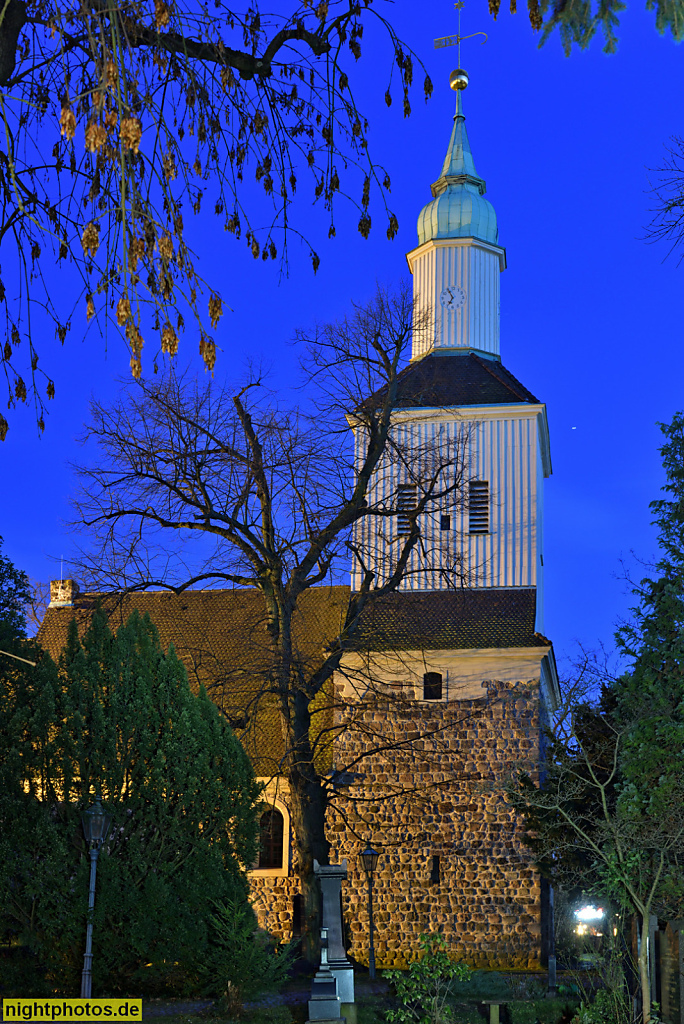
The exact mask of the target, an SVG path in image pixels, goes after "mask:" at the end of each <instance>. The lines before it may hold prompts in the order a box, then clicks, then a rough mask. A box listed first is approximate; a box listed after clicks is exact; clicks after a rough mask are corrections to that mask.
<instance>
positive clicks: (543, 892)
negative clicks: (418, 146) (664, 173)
mask: <svg viewBox="0 0 684 1024" xmlns="http://www.w3.org/2000/svg"><path fill="white" fill-rule="evenodd" d="M450 84H451V86H452V88H453V89H454V91H455V92H456V113H455V115H454V120H453V128H452V130H451V137H450V139H449V142H448V147H447V152H446V157H445V159H444V163H443V165H442V169H441V172H440V174H439V176H438V178H437V180H436V181H435V182H434V184H433V185H432V198H431V200H430V201H429V202H428V203H427V205H425V206H424V207H423V209H422V210H421V211H420V214H419V217H418V239H417V245H416V247H415V248H414V249H412V250H411V252H409V253H408V255H407V260H408V265H409V269H410V271H411V274H412V275H413V293H414V311H415V313H414V315H415V317H416V322H420V324H421V325H422V326H421V329H420V330H416V331H414V337H413V351H412V357H411V360H410V363H409V365H408V366H407V367H406V368H405V369H404V370H403V371H402V372H401V374H400V375H399V379H398V397H397V403H396V409H395V413H394V415H393V420H392V422H393V429H394V430H395V431H397V432H401V433H402V436H405V437H407V438H409V441H410V443H415V445H416V446H421V445H422V446H423V448H425V446H427V447H428V448H429V446H430V444H434V445H436V444H437V443H440V444H441V443H443V441H444V438H447V439H451V440H452V441H453V443H454V444H457V443H461V441H463V443H464V444H465V445H466V447H467V450H468V461H467V474H466V476H465V477H464V483H463V490H464V494H463V500H462V501H461V502H460V504H459V505H458V508H457V509H455V510H454V511H453V512H448V513H447V512H445V513H443V514H431V515H429V516H425V517H423V519H424V521H421V526H420V529H421V542H422V543H421V546H420V549H419V548H416V549H415V550H414V553H413V554H412V555H411V558H412V562H411V564H410V565H409V566H408V571H407V572H406V574H405V577H404V579H403V582H402V584H401V586H400V588H399V590H398V591H397V592H395V593H394V594H391V595H389V597H388V598H387V599H385V600H382V601H381V602H379V604H378V605H377V607H376V608H374V609H373V612H372V616H373V622H372V629H369V630H367V642H366V643H365V644H364V645H363V646H362V647H361V646H359V649H358V650H357V651H354V652H352V653H349V654H346V655H345V657H344V661H343V663H342V665H341V666H340V670H339V672H338V673H337V674H336V676H335V679H334V690H333V694H334V699H332V700H331V701H330V703H329V707H328V709H327V712H326V713H327V714H328V716H329V718H328V719H327V720H326V721H327V728H328V729H329V734H330V736H331V737H332V738H331V741H330V743H328V744H327V745H326V746H325V747H324V748H322V753H321V756H322V757H323V758H324V759H325V765H324V767H325V769H326V770H327V773H328V775H329V777H330V779H331V787H332V789H333V790H334V799H331V802H330V805H329V807H328V817H327V835H328V838H329V840H330V842H331V860H332V861H333V862H334V861H341V860H342V859H343V858H346V860H347V863H348V877H347V880H346V882H345V883H344V885H343V889H342V900H343V912H344V926H345V932H346V935H345V945H346V947H347V949H348V952H349V953H350V955H351V956H352V957H354V958H355V959H356V960H358V961H360V962H363V963H367V962H368V954H369V941H368V934H369V922H368V913H367V882H366V877H365V874H364V871H363V868H362V864H361V858H360V852H361V850H363V849H364V847H365V846H366V845H367V843H371V844H372V846H373V847H374V849H376V850H377V851H378V853H379V860H378V865H377V870H376V877H375V890H374V909H375V912H374V917H375V956H376V962H377V965H378V967H393V966H404V965H405V964H406V962H407V960H410V959H412V958H413V956H414V955H415V952H416V951H417V949H418V940H419V937H420V935H421V934H423V933H425V932H431V931H438V932H440V933H441V935H443V937H444V938H445V939H446V941H447V943H448V944H449V948H450V951H451V952H452V953H453V954H454V955H455V956H457V957H458V958H460V959H463V960H465V961H466V962H468V963H469V964H470V965H471V966H474V967H484V968H486V967H490V968H494V967H497V968H510V969H515V968H528V969H533V968H539V967H541V966H543V965H545V963H546V959H547V957H548V955H549V954H550V953H551V952H552V951H553V949H552V943H553V914H552V894H551V893H550V892H549V889H548V886H547V885H546V884H545V882H544V880H543V879H541V878H540V876H539V874H538V872H537V871H536V870H535V867H534V864H533V862H532V858H531V855H530V852H529V850H528V849H527V847H526V846H525V843H524V835H523V829H522V824H521V822H520V820H519V819H518V818H517V816H516V815H515V813H514V812H513V810H512V808H511V806H510V804H509V803H508V801H507V799H506V786H507V784H508V783H509V782H510V781H511V780H512V779H513V778H514V777H515V774H516V772H518V771H520V770H521V769H524V770H527V771H530V772H532V773H534V772H535V771H536V770H537V766H538V763H539V760H540V757H541V755H542V752H543V729H544V724H545V721H546V720H547V717H548V715H549V713H551V712H552V711H553V709H554V707H555V706H556V703H557V700H558V695H559V691H558V679H557V674H556V668H555V661H554V655H553V648H552V645H551V642H550V641H549V640H548V639H547V638H546V637H545V635H544V627H543V566H544V559H543V507H544V506H543V487H544V480H545V478H546V477H548V476H549V475H550V474H551V456H550V448H549V435H548V425H547V418H546V407H545V405H544V404H543V402H541V401H539V400H538V399H537V398H536V397H535V396H534V395H533V394H532V393H531V392H530V391H528V390H527V388H526V387H525V386H524V385H523V384H521V383H520V382H519V381H518V380H517V379H516V378H515V377H514V376H513V374H512V373H511V372H510V371H509V370H508V369H506V368H505V366H504V365H503V363H502V361H501V353H500V340H499V328H500V310H499V277H500V274H501V272H502V271H503V270H504V269H505V267H506V252H505V249H504V248H503V247H502V246H501V245H500V243H499V234H498V228H497V220H496V214H495V211H494V208H493V206H492V205H491V203H490V202H489V200H488V199H487V198H486V195H485V192H486V189H485V182H484V180H483V179H482V178H481V177H480V176H479V174H478V173H477V171H476V169H475V162H474V159H473V155H472V152H471V147H470V142H469V139H468V134H467V131H466V121H465V116H464V113H463V103H462V95H463V90H464V88H465V86H466V85H467V76H466V75H465V72H462V71H457V72H453V73H452V76H451V80H450ZM445 135H446V131H445ZM370 400H372V396H369V401H370ZM437 439H440V440H439V442H438V440H437ZM459 439H460V440H459ZM402 472H403V470H402V467H401V465H400V464H399V462H397V463H396V464H394V465H389V466H386V467H385V468H384V470H383V473H382V474H381V473H378V475H377V478H376V479H375V480H374V481H373V482H372V483H371V491H372V490H373V488H375V489H376V490H377V489H378V488H382V487H387V486H388V480H387V477H388V474H389V475H390V477H391V475H392V474H393V473H395V474H400V473H402ZM390 485H391V486H392V487H394V488H396V489H397V490H398V493H399V495H400V512H399V514H398V515H397V516H396V517H395V522H394V523H393V525H392V527H391V530H393V531H394V535H395V536H401V532H402V530H404V531H405V530H406V528H407V526H406V524H407V521H408V519H409V518H410V514H411V511H412V510H413V509H414V508H415V501H416V495H415V484H414V483H412V482H411V477H410V474H409V476H402V477H401V478H400V477H399V476H398V475H397V476H396V478H395V479H393V480H390ZM367 522H368V520H364V523H367ZM359 529H360V531H361V532H362V531H363V530H366V531H367V532H366V534H365V535H364V536H361V535H359V537H358V538H357V540H358V544H359V545H360V546H362V547H363V548H364V550H365V551H366V552H370V557H371V560H372V564H373V567H374V570H375V571H376V572H377V573H378V574H379V576H380V577H381V576H382V573H383V572H384V571H385V568H384V567H385V566H386V563H387V559H388V557H389V556H388V551H389V549H388V544H389V543H390V541H391V539H392V538H391V537H388V535H387V534H385V533H382V532H377V533H370V532H368V531H369V529H370V528H369V527H368V526H367V525H363V526H361V527H360V528H359ZM390 532H391V531H390ZM425 550H429V551H430V553H431V557H430V559H429V562H427V561H426V560H425V558H424V557H421V554H420V551H423V552H424V551H425ZM454 566H458V567H459V574H460V575H459V578H460V581H461V582H460V585H458V586H454V585H453V567H454ZM359 582H360V581H359V578H358V570H353V571H352V578H351V583H350V586H334V587H317V588H312V589H311V590H309V591H308V592H306V593H305V594H304V595H303V598H304V600H303V602H302V605H301V616H300V619H301V621H300V622H299V625H298V627H297V628H298V630H299V643H300V645H301V647H302V649H303V650H306V651H308V652H309V653H310V656H311V657H312V658H315V657H316V652H319V651H321V650H323V649H324V648H325V645H326V644H327V643H329V642H330V640H331V639H332V638H334V637H335V636H336V635H337V634H338V633H339V631H340V629H341V628H342V625H343V623H344V620H345V614H346V608H347V605H348V602H349V597H350V593H352V592H353V591H354V588H357V587H358V586H359ZM98 597H99V595H93V594H83V595H81V594H79V593H78V588H77V587H76V586H75V585H74V584H73V583H72V582H71V581H59V582H56V583H53V584H52V589H51V604H50V607H49V609H48V611H47V612H46V616H45V619H44V621H43V624H42V626H41V630H40V632H39V636H38V639H39V640H40V641H41V642H42V643H43V644H44V646H45V647H47V648H48V649H49V650H50V652H51V653H52V654H53V656H55V655H58V654H59V651H60V650H61V648H62V646H63V645H64V642H65V640H66V634H67V629H68V625H69V622H70V620H71V619H72V618H73V617H76V619H77V621H78V622H79V625H80V626H84V624H85V623H87V621H88V618H89V616H90V614H91V612H92V609H93V607H94V606H95V603H96V600H97V599H98ZM117 607H118V612H117V614H120V615H123V616H124V617H126V616H127V615H128V613H129V612H130V611H131V610H133V609H134V608H136V609H138V610H139V611H141V612H149V614H150V616H151V618H152V620H153V622H154V623H155V625H156V626H157V629H158V630H159V633H160V637H161V641H162V643H163V644H164V645H168V644H169V643H171V642H173V644H174V645H175V647H176V650H177V652H178V653H179V655H180V656H181V657H182V658H183V660H184V662H185V664H186V666H187V668H188V674H189V676H190V679H191V682H193V681H200V682H203V683H205V684H206V683H207V682H209V683H211V681H212V678H213V677H214V676H216V672H217V669H216V667H215V666H216V665H218V664H227V663H230V664H231V665H232V666H233V668H234V670H235V671H238V670H240V671H242V672H243V674H244V675H246V676H248V675H249V672H250V666H253V658H254V647H255V640H254V638H255V637H256V636H258V634H259V630H260V629H263V628H264V627H263V623H262V622H260V614H261V613H260V604H259V595H258V593H257V592H255V591H248V590H213V591H212V590H207V591H186V592H184V593H183V594H181V595H174V594H170V593H166V592H140V593H132V594H129V595H127V596H126V597H125V599H124V600H123V601H122V602H121V603H120V604H119V605H118V606H117ZM227 622H229V623H230V624H231V628H230V629H227V628H226V626H225V624H226V623H227ZM236 666H237V668H236ZM212 674H213V675H212ZM214 681H215V680H214ZM208 689H209V690H210V692H211V691H212V687H211V685H208ZM214 689H215V687H214ZM369 693H370V694H371V699H369ZM228 703H230V699H228ZM238 703H239V702H238ZM224 706H225V705H224ZM234 710H235V712H236V718H235V721H236V723H237V724H236V729H237V730H238V735H240V726H239V714H237V712H239V707H237V706H236V707H235V708H234ZM241 739H242V741H243V743H244V745H245V748H246V750H247V752H248V754H249V755H250V758H251V759H252V763H253V765H254V768H255V772H256V774H257V776H258V777H259V778H261V779H262V780H263V781H264V783H265V786H266V789H265V793H264V800H265V803H266V805H267V808H266V810H265V811H264V813H263V815H262V819H261V828H262V843H261V853H260V857H259V861H258V863H257V864H256V865H254V867H253V868H252V870H251V872H250V879H251V894H252V900H253V903H254V907H255V910H256V912H257V916H258V918H259V922H260V924H261V925H262V926H263V927H264V928H267V929H268V930H269V931H270V932H271V933H272V934H274V935H277V936H280V937H283V938H288V937H290V936H292V935H293V934H297V931H298V928H299V926H300V925H299V921H300V912H301V896H300V892H299V879H298V876H297V873H296V870H295V863H294V857H295V854H294V850H293V843H292V835H291V825H290V807H289V799H288V792H287V783H286V782H285V780H284V779H283V778H282V777H281V775H280V773H279V766H280V765H281V763H282V742H283V741H282V736H281V731H280V728H279V723H278V712H277V710H276V709H275V708H273V707H271V708H268V707H265V708H264V709H262V711H261V712H260V714H259V716H258V723H257V725H256V728H255V727H252V728H251V730H249V731H246V730H245V731H244V733H243V735H241Z"/></svg>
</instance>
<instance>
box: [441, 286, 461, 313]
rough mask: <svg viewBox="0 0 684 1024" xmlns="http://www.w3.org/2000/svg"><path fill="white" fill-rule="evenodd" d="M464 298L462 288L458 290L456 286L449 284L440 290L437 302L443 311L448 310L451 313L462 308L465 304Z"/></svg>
mask: <svg viewBox="0 0 684 1024" xmlns="http://www.w3.org/2000/svg"><path fill="white" fill-rule="evenodd" d="M465 298H466V297H465V292H464V291H463V289H462V288H459V287H458V285H456V284H450V285H448V287H446V288H443V289H442V292H441V294H440V296H439V301H440V302H441V303H442V305H443V306H444V308H445V309H449V310H451V311H452V312H453V311H454V310H457V309H460V308H461V307H462V305H463V303H464V302H465Z"/></svg>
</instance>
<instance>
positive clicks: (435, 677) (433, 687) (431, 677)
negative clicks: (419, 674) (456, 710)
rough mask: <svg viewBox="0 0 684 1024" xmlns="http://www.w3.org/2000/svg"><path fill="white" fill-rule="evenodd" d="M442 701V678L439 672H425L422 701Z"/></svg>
mask: <svg viewBox="0 0 684 1024" xmlns="http://www.w3.org/2000/svg"><path fill="white" fill-rule="evenodd" d="M441 699H442V676H441V674H440V673H439V672H426V673H425V675H424V676H423V700H441Z"/></svg>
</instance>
